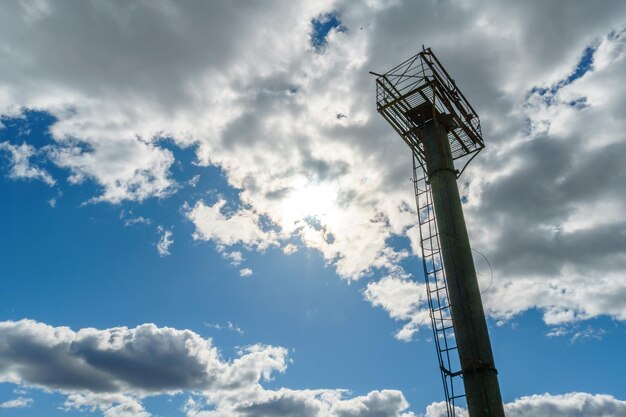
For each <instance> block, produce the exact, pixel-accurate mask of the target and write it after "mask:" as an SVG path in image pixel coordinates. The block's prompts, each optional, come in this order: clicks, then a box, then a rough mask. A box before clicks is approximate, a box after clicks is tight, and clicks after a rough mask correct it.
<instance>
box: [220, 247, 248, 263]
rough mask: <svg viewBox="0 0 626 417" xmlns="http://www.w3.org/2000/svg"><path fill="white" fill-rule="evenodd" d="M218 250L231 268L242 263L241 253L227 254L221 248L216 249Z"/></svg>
mask: <svg viewBox="0 0 626 417" xmlns="http://www.w3.org/2000/svg"><path fill="white" fill-rule="evenodd" d="M218 250H220V251H221V253H222V256H223V257H224V258H225V259H228V260H230V264H231V265H232V266H239V265H241V263H242V262H243V259H244V258H243V255H242V253H241V252H239V251H236V250H235V251H232V252H227V251H226V250H224V249H222V248H218Z"/></svg>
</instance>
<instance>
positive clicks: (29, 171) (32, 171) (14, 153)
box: [0, 142, 56, 187]
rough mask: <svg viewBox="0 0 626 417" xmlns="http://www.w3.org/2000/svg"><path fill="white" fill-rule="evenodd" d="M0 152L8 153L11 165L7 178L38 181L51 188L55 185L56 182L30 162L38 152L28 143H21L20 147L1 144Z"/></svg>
mask: <svg viewBox="0 0 626 417" xmlns="http://www.w3.org/2000/svg"><path fill="white" fill-rule="evenodd" d="M0 151H6V152H8V153H9V161H10V164H11V170H10V171H9V178H11V179H28V180H40V181H43V182H45V183H46V184H48V185H49V186H51V187H52V186H53V185H55V184H56V181H54V179H53V178H52V176H51V175H50V174H49V173H48V172H47V171H46V170H44V169H43V168H39V167H37V166H35V165H33V164H32V163H31V162H30V159H31V158H32V157H34V156H36V155H37V154H38V153H39V152H38V151H37V150H36V149H35V148H34V147H33V146H31V145H29V144H28V143H22V144H21V145H17V146H16V145H12V144H11V143H9V142H2V143H0Z"/></svg>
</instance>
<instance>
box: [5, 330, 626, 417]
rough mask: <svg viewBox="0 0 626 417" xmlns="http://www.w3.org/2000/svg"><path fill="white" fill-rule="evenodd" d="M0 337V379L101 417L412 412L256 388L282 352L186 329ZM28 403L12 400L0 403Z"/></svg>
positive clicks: (368, 399)
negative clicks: (154, 400)
mask: <svg viewBox="0 0 626 417" xmlns="http://www.w3.org/2000/svg"><path fill="white" fill-rule="evenodd" d="M0 340H2V343H0V382H5V383H6V382H9V383H13V384H16V385H18V386H23V387H29V388H31V389H32V388H39V389H44V390H48V391H52V392H58V393H60V394H62V395H65V396H66V397H65V398H66V399H65V402H64V405H63V407H64V408H65V409H67V410H71V409H75V410H81V411H92V412H93V411H99V412H101V413H103V415H104V416H105V417H131V416H139V417H148V416H150V415H151V414H150V412H149V410H146V409H145V407H144V405H143V404H142V401H143V399H145V398H146V397H149V396H155V395H174V394H180V393H183V394H185V395H187V396H188V399H187V401H186V403H185V406H184V411H185V413H186V415H187V416H188V417H217V416H220V417H247V416H259V415H263V416H310V417H375V416H385V417H414V416H415V414H414V413H412V412H409V411H407V409H408V407H409V404H408V403H407V401H406V399H405V398H404V396H403V394H402V393H401V392H400V391H396V390H380V391H371V392H369V393H367V394H366V395H361V396H354V397H352V398H347V397H348V395H347V394H348V392H347V391H346V390H343V389H318V390H307V389H303V390H294V389H289V388H279V389H276V390H268V389H265V388H264V387H263V386H262V384H263V382H265V381H268V380H269V379H271V378H272V377H273V374H275V373H277V372H278V373H280V372H285V371H286V369H287V364H288V358H287V350H286V349H284V348H281V347H272V346H265V345H253V346H248V347H246V348H243V349H241V350H240V352H239V354H238V356H237V357H236V358H235V359H232V360H227V359H225V358H223V357H222V356H221V354H220V351H219V350H218V348H217V347H215V346H214V345H213V343H212V340H211V339H205V338H202V337H201V336H200V335H198V334H197V333H195V332H193V331H190V330H179V329H173V328H168V327H157V326H155V325H154V324H143V325H140V326H137V327H135V328H126V327H116V328H111V329H102V330H99V329H94V328H85V329H80V330H78V331H73V330H71V329H70V328H68V327H53V326H50V325H47V324H44V323H40V322H36V321H32V320H20V321H5V322H0ZM31 403H32V400H31V399H26V398H21V397H20V398H19V399H16V400H14V401H9V402H6V403H3V404H5V405H3V406H4V407H16V406H20V407H23V406H28V405H30V404H31ZM506 411H507V415H509V416H511V417H525V416H543V415H546V416H547V415H550V416H555V417H579V416H593V417H609V416H613V417H615V416H624V415H626V402H624V401H620V400H617V399H615V398H614V397H612V396H609V395H592V394H587V393H570V394H564V395H550V394H542V395H533V396H528V397H522V398H520V399H517V400H515V401H513V402H512V403H509V404H507V405H506ZM425 415H426V416H427V417H441V416H444V415H446V409H445V404H443V403H433V404H431V405H430V406H429V407H428V408H427V409H426V414H425ZM459 415H460V416H464V415H465V414H464V410H459Z"/></svg>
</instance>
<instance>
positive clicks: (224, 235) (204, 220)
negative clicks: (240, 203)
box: [187, 199, 277, 250]
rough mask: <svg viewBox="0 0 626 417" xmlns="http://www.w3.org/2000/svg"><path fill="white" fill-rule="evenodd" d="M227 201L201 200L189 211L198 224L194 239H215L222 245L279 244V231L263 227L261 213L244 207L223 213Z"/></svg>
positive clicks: (263, 245)
mask: <svg viewBox="0 0 626 417" xmlns="http://www.w3.org/2000/svg"><path fill="white" fill-rule="evenodd" d="M225 205H226V200H224V199H220V200H219V201H217V202H216V203H215V204H213V205H212V206H208V205H206V204H205V203H204V202H202V201H198V202H197V203H196V205H195V206H194V207H193V208H191V209H190V210H189V211H187V218H188V219H189V220H191V221H192V222H193V224H194V225H195V226H196V231H195V233H194V235H193V237H194V239H198V240H213V241H214V242H215V243H216V244H218V245H223V246H232V245H235V244H238V243H241V244H243V245H244V246H246V247H250V248H253V247H254V248H259V249H261V250H262V249H266V248H267V247H269V246H270V245H276V244H277V237H276V233H275V232H274V231H271V230H270V231H264V230H263V229H261V227H260V222H261V220H260V216H259V215H258V214H257V213H256V212H255V211H254V210H250V209H246V208H242V209H239V210H238V211H236V212H234V213H230V214H228V215H225V214H223V213H222V209H223V208H224V206H225Z"/></svg>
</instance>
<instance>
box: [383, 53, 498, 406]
mask: <svg viewBox="0 0 626 417" xmlns="http://www.w3.org/2000/svg"><path fill="white" fill-rule="evenodd" d="M374 75H376V76H377V78H376V105H377V110H378V112H379V113H380V114H381V115H382V116H383V117H384V118H385V120H387V122H389V124H390V125H391V126H392V127H393V128H394V129H395V130H396V132H397V133H398V134H399V135H400V137H401V138H402V139H403V140H404V141H405V142H406V144H407V145H408V146H409V148H410V149H411V152H412V154H413V183H414V187H415V197H416V202H417V209H418V220H419V228H420V236H421V243H422V245H421V246H422V259H423V263H424V275H425V279H426V286H427V291H428V304H429V308H430V317H431V321H432V327H433V334H434V340H435V345H436V347H437V356H438V360H439V367H440V370H441V377H442V380H443V384H444V392H445V397H446V404H447V407H448V415H449V416H450V417H454V416H455V404H456V403H457V400H458V399H460V398H463V397H465V400H466V403H467V409H468V411H469V415H470V417H504V409H503V405H502V397H501V394H500V386H499V384H498V372H497V370H496V368H495V363H494V359H493V353H492V350H491V342H490V340H489V332H488V330H487V322H486V319H485V314H484V311H483V304H482V300H481V297H480V290H479V287H478V281H477V279H476V270H475V268H474V261H473V258H472V250H471V247H470V243H469V237H468V234H467V227H466V225H465V219H464V217H463V208H462V205H461V199H460V195H459V189H458V186H457V178H458V176H459V175H460V172H459V171H458V170H457V169H456V168H455V166H454V161H455V160H462V161H465V165H464V166H463V169H462V170H461V172H463V170H464V169H465V167H466V166H467V164H468V163H469V162H470V161H471V160H472V159H473V158H474V157H475V156H476V155H477V154H478V153H479V152H480V151H481V150H482V149H483V148H484V147H485V144H484V142H483V139H482V133H481V130H480V120H479V118H478V115H477V114H476V112H475V111H474V109H473V108H472V106H471V105H470V104H469V102H468V101H467V99H466V98H465V96H463V93H461V91H459V89H458V88H457V86H456V83H455V82H454V80H453V79H452V78H451V77H450V75H449V74H448V73H447V71H446V70H445V69H444V68H443V66H442V65H441V63H440V62H439V60H438V59H437V58H436V57H435V55H434V54H433V52H432V51H431V50H430V48H427V49H424V48H423V47H422V52H420V53H418V54H417V55H415V56H413V57H411V58H409V59H408V60H406V61H405V62H403V63H402V64H400V65H398V66H396V67H395V68H393V69H391V70H390V71H388V72H386V73H385V74H382V75H380V74H374ZM455 339H456V341H455ZM461 381H462V384H461ZM463 389H464V391H465V394H463Z"/></svg>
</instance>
